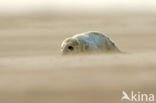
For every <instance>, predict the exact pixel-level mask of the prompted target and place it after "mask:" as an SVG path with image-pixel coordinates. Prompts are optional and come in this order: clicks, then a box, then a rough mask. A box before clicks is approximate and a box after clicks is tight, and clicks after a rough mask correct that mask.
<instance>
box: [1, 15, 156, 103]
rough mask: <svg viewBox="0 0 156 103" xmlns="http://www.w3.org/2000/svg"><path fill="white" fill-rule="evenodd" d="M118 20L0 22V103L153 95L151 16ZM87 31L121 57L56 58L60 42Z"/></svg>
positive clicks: (155, 55)
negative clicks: (101, 36)
mask: <svg viewBox="0 0 156 103" xmlns="http://www.w3.org/2000/svg"><path fill="white" fill-rule="evenodd" d="M119 14H120V15H119ZM119 14H105V15H100V16H99V15H77V16H74V15H69V16H67V15H50V14H49V15H48V14H34V15H33V14H29V15H28V14H23V15H16V16H1V17H0V22H1V24H0V101H1V103H120V102H121V100H120V99H121V97H122V91H123V90H124V91H126V92H128V93H129V92H130V91H132V90H133V91H136V92H138V91H140V92H142V93H153V94H155V95H156V31H155V30H156V19H155V18H156V15H155V14H149V13H144V14H141V13H140V14H137V13H136V14H132V13H130V14H128V13H126V14H125V13H119ZM90 30H93V31H100V32H103V33H105V34H107V35H108V36H109V37H111V38H112V39H113V40H114V41H115V42H116V44H117V45H118V46H119V48H120V49H121V50H122V51H125V52H126V53H125V54H114V55H106V54H98V55H97V54H96V55H77V56H65V57H62V56H60V45H61V42H62V41H63V40H64V38H66V37H70V36H72V35H74V34H76V33H81V32H86V31H90Z"/></svg>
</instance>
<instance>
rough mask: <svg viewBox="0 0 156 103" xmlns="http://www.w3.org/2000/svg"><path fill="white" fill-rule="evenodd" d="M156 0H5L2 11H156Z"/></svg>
mask: <svg viewBox="0 0 156 103" xmlns="http://www.w3.org/2000/svg"><path fill="white" fill-rule="evenodd" d="M155 6H156V1H155V0H116V1H114V0H74V1H73V0H5V1H1V2H0V11H1V12H23V11H32V10H57V11H75V10H77V11H89V12H93V11H94V12H95V11H96V12H97V11H98V12H105V11H106V12H108V11H111V10H121V11H127V10H129V11H148V12H151V11H153V12H155V11H156V8H155Z"/></svg>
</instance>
